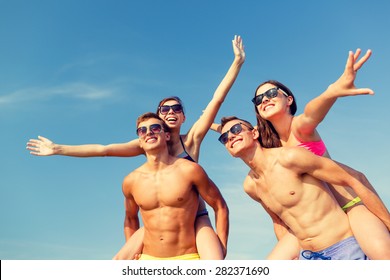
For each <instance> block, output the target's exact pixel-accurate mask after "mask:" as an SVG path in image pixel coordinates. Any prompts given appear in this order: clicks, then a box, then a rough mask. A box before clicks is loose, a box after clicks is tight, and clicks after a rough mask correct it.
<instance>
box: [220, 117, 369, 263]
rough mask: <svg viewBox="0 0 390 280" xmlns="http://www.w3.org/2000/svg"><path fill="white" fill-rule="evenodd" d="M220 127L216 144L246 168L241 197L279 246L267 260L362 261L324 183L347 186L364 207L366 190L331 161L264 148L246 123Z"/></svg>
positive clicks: (286, 149) (296, 151) (343, 216)
mask: <svg viewBox="0 0 390 280" xmlns="http://www.w3.org/2000/svg"><path fill="white" fill-rule="evenodd" d="M221 127H222V130H221V131H222V134H221V136H220V137H219V141H220V142H221V143H222V144H223V145H224V146H225V148H226V149H227V150H228V152H229V153H230V154H231V155H232V156H233V157H238V158H241V159H242V160H243V161H244V162H245V163H246V164H247V165H248V166H249V167H250V168H251V170H250V171H249V174H248V176H247V177H246V179H245V181H244V190H245V192H246V193H247V194H248V195H249V196H250V197H251V198H253V199H254V200H256V201H257V202H259V203H260V204H261V205H262V206H263V207H264V209H265V210H266V211H267V213H268V214H269V215H270V216H271V218H272V220H273V223H274V230H275V233H276V236H277V238H278V243H277V244H276V246H275V247H274V249H273V250H272V252H271V253H270V254H269V255H268V257H267V258H268V259H303V260H364V259H367V258H366V256H365V254H364V252H363V251H362V249H361V248H360V246H359V244H358V243H357V242H356V240H355V238H354V236H353V233H352V230H351V228H350V225H349V220H348V217H347V215H346V214H345V212H344V211H343V210H342V209H341V207H340V206H339V204H338V203H337V201H336V200H335V198H334V196H333V194H332V192H331V191H330V190H329V188H328V186H327V184H325V182H328V183H331V184H337V185H342V186H351V187H352V188H353V189H354V191H355V192H356V193H357V194H358V195H359V197H360V198H361V199H362V201H363V202H364V201H365V200H367V199H371V198H372V197H373V195H374V194H373V193H372V192H371V190H370V189H368V188H367V187H366V186H364V185H363V184H362V183H361V182H360V181H359V180H357V179H355V178H354V177H353V176H351V175H349V174H348V173H347V172H346V171H345V170H344V169H342V168H341V167H340V166H339V165H338V164H337V163H335V162H334V161H333V160H331V159H329V158H325V157H320V156H316V155H314V154H313V153H311V152H309V151H307V150H306V149H304V148H300V147H280V148H272V149H266V148H263V147H262V146H261V144H260V142H259V140H258V138H259V137H260V136H259V132H258V130H257V129H255V128H254V127H253V126H252V125H251V124H250V123H249V122H247V121H245V120H242V119H239V118H237V117H234V116H233V117H228V118H223V119H222V121H221Z"/></svg>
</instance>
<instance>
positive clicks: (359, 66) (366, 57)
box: [354, 50, 372, 71]
mask: <svg viewBox="0 0 390 280" xmlns="http://www.w3.org/2000/svg"><path fill="white" fill-rule="evenodd" d="M371 54H372V51H371V50H367V52H366V54H365V55H364V56H363V57H362V58H361V59H360V60H359V61H358V62H356V63H355V65H354V70H355V71H357V70H359V69H360V68H361V67H362V66H363V64H364V63H365V62H366V61H367V60H368V59H369V58H370V56H371Z"/></svg>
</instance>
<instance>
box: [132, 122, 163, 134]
mask: <svg viewBox="0 0 390 280" xmlns="http://www.w3.org/2000/svg"><path fill="white" fill-rule="evenodd" d="M149 131H150V132H151V133H152V134H159V133H161V132H162V131H163V127H162V125H161V124H158V123H155V124H151V125H149ZM146 134H148V128H147V127H146V126H141V127H139V128H137V135H138V137H145V136H146Z"/></svg>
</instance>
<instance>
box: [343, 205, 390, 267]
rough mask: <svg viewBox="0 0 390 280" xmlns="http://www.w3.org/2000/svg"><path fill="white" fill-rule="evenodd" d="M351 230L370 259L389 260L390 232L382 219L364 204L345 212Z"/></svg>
mask: <svg viewBox="0 0 390 280" xmlns="http://www.w3.org/2000/svg"><path fill="white" fill-rule="evenodd" d="M347 215H348V218H349V223H350V225H351V229H352V232H353V234H354V236H355V238H356V240H357V241H358V243H359V245H360V247H361V248H362V250H363V252H364V253H365V254H366V255H367V257H368V258H369V259H371V260H390V233H389V230H388V229H387V227H386V226H385V225H384V223H382V221H381V220H380V219H379V218H378V217H377V216H375V215H374V214H372V213H371V212H370V211H369V210H368V209H367V208H366V207H365V206H364V205H357V206H355V207H352V208H350V209H349V210H348V212H347Z"/></svg>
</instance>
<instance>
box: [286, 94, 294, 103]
mask: <svg viewBox="0 0 390 280" xmlns="http://www.w3.org/2000/svg"><path fill="white" fill-rule="evenodd" d="M293 102H294V97H292V96H291V95H289V96H287V104H288V106H291V104H293Z"/></svg>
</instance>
